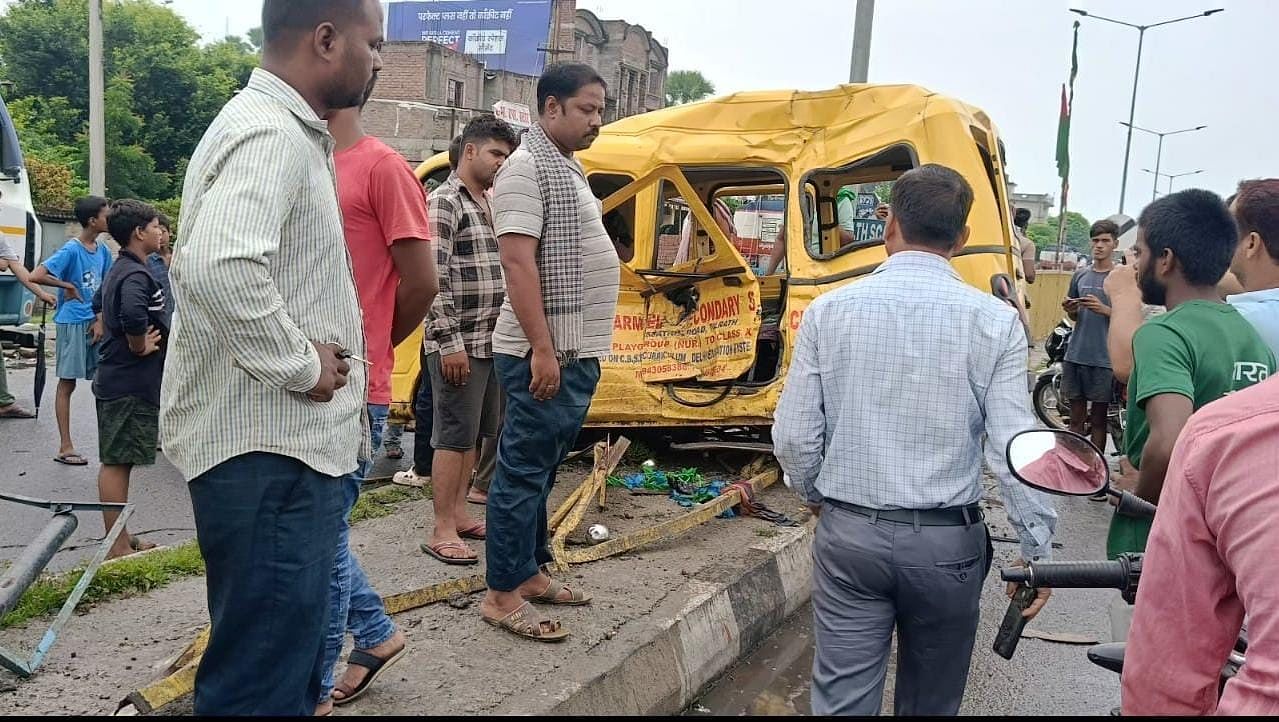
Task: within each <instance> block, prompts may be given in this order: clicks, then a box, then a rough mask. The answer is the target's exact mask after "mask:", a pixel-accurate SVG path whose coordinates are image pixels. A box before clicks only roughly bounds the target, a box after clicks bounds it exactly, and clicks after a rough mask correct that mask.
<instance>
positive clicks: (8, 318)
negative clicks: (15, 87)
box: [0, 98, 40, 345]
mask: <svg viewBox="0 0 1279 722" xmlns="http://www.w3.org/2000/svg"><path fill="white" fill-rule="evenodd" d="M0 236H3V238H4V240H5V241H6V242H7V243H8V245H9V246H10V247H11V248H13V250H15V251H17V252H18V255H19V256H20V257H21V258H22V263H23V265H25V266H26V267H27V269H28V270H30V269H34V268H35V266H36V264H37V263H39V262H40V223H39V221H37V220H36V214H35V208H34V207H33V206H32V205H31V177H30V175H28V173H27V167H26V163H25V162H24V161H23V158H22V148H21V146H19V145H18V133H17V130H16V129H15V128H14V125H13V120H12V119H11V118H10V117H9V109H8V108H6V107H5V104H4V99H3V98H0ZM34 307H35V297H34V296H32V295H31V292H30V291H28V290H27V289H26V288H24V287H23V286H22V284H20V283H18V279H17V278H15V277H14V275H13V274H12V273H11V272H9V271H7V270H6V271H4V272H2V273H0V337H6V338H8V339H10V340H15V341H19V342H20V343H23V344H24V345H32V344H33V343H34V338H33V337H32V336H33V334H30V333H22V332H18V331H16V329H14V328H13V327H16V326H21V325H22V324H25V323H27V322H28V321H30V320H31V315H32V312H33V310H34ZM6 327H7V328H6ZM28 337H32V338H28Z"/></svg>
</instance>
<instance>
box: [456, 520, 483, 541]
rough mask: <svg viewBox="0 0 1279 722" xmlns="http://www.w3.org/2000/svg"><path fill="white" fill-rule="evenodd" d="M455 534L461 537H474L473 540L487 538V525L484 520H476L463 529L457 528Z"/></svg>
mask: <svg viewBox="0 0 1279 722" xmlns="http://www.w3.org/2000/svg"><path fill="white" fill-rule="evenodd" d="M457 535H458V536H460V537H462V538H463V539H474V540H475V541H484V540H485V539H487V538H488V527H487V526H486V525H485V524H484V522H483V521H482V520H481V521H477V522H475V523H474V524H472V525H471V526H468V527H467V528H465V529H458V530H457Z"/></svg>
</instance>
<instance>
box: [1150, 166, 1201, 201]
mask: <svg viewBox="0 0 1279 722" xmlns="http://www.w3.org/2000/svg"><path fill="white" fill-rule="evenodd" d="M1141 171H1142V172H1143V173H1153V174H1154V176H1155V187H1156V188H1158V187H1159V177H1160V176H1163V177H1164V178H1167V179H1168V192H1169V193H1172V181H1173V179H1174V178H1181V177H1183V176H1188V175H1196V174H1199V173H1203V169H1202V168H1200V169H1199V170H1192V171H1187V172H1185V173H1160V172H1158V171H1153V170H1150V169H1149V168H1142V169H1141ZM1158 194H1159V192H1158V191H1155V195H1158Z"/></svg>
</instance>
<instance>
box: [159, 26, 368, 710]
mask: <svg viewBox="0 0 1279 722" xmlns="http://www.w3.org/2000/svg"><path fill="white" fill-rule="evenodd" d="M262 28H263V36H264V40H265V45H264V48H263V55H262V68H261V69H259V70H255V71H254V72H253V76H252V77H251V78H250V80H249V83H248V86H247V87H246V88H245V89H244V90H243V91H241V92H240V94H239V95H237V96H236V97H235V98H232V99H231V101H230V102H228V103H227V105H226V107H225V108H223V109H222V112H221V113H220V114H219V115H218V117H217V118H216V119H214V121H213V123H212V125H210V126H209V129H208V131H207V132H206V133H205V135H204V138H203V139H202V140H201V141H200V144H199V146H198V147H197V148H196V150H195V153H194V155H193V156H192V157H191V162H190V165H189V166H188V170H187V175H186V181H185V184H184V187H183V204H184V207H183V214H182V221H183V236H182V239H181V240H180V242H179V243H178V245H177V247H176V249H175V255H174V259H173V268H172V271H173V278H172V280H173V288H174V292H175V295H176V296H177V297H178V302H177V307H178V309H179V311H178V313H177V315H176V316H175V318H174V327H173V333H172V336H171V337H170V348H169V355H168V360H167V366H166V369H165V383H164V387H163V392H162V398H161V424H162V438H163V439H164V447H165V452H166V453H167V455H168V456H169V458H170V459H171V460H172V461H173V463H174V464H175V465H176V466H177V467H178V469H179V470H180V471H181V472H182V474H183V475H184V476H185V477H186V478H187V479H188V480H189V481H190V484H189V489H190V492H191V501H192V505H193V507H194V511H195V522H196V532H197V535H198V538H199V542H200V551H201V553H202V555H203V556H204V560H205V564H206V569H207V576H206V578H207V584H208V601H209V612H210V617H211V618H212V634H211V636H210V639H209V644H208V649H207V650H206V651H205V653H204V658H203V660H202V661H201V663H200V670H199V673H198V674H197V676H196V685H195V712H196V714H198V715H240V714H258V715H267V714H269V715H311V714H312V713H313V712H314V711H315V701H316V699H317V698H318V695H319V691H320V682H321V673H322V668H321V667H322V664H321V662H322V646H323V639H324V632H325V628H326V625H327V621H328V620H327V616H328V610H329V594H328V587H329V577H330V573H331V571H332V569H333V561H334V553H335V550H336V548H337V542H338V532H339V521H340V518H341V512H342V488H341V485H340V479H341V477H342V476H343V475H345V474H349V473H351V472H354V471H355V470H356V467H357V464H358V461H359V459H360V458H361V456H364V457H367V446H368V431H367V429H366V427H365V422H364V420H365V393H366V378H367V374H366V371H365V369H364V367H363V364H360V363H354V364H350V365H348V364H347V362H346V361H345V360H344V358H345V357H347V356H349V355H354V356H357V357H364V356H365V355H366V354H365V350H364V329H363V325H362V322H361V317H360V305H359V301H358V298H357V296H356V290H355V282H354V279H353V277H352V273H351V262H350V257H349V256H348V254H347V248H346V241H345V239H344V238H343V229H342V219H341V217H340V214H339V212H338V199H337V193H336V190H335V180H334V171H333V146H334V142H333V138H332V137H331V136H330V135H329V132H328V129H327V125H326V124H325V122H324V121H323V120H321V118H322V117H324V116H325V115H326V114H327V113H329V112H330V111H332V110H336V109H339V108H346V107H352V106H355V105H359V103H360V102H361V101H362V99H363V96H364V92H365V89H366V88H367V87H368V85H369V83H370V81H371V80H372V77H373V74H374V73H375V72H377V71H378V70H379V69H380V68H381V65H382V61H381V57H380V55H379V51H380V48H381V43H382V9H381V5H380V4H379V3H378V2H377V0H314V1H312V2H296V1H294V0H266V2H265V3H264V5H263V9H262Z"/></svg>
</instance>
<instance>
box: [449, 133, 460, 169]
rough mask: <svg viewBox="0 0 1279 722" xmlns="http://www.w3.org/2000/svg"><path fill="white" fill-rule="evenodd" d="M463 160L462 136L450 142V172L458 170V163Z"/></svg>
mask: <svg viewBox="0 0 1279 722" xmlns="http://www.w3.org/2000/svg"><path fill="white" fill-rule="evenodd" d="M460 160H462V136H460V135H459V136H458V137H456V138H454V139H453V140H451V141H449V170H457V164H458V161H460Z"/></svg>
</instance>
